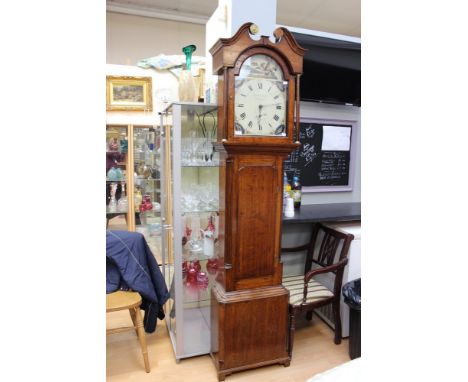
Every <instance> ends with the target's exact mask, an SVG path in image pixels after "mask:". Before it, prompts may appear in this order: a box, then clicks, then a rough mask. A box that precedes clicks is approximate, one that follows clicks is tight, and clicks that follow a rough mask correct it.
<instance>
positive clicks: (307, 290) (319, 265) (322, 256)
mask: <svg viewBox="0 0 468 382" xmlns="http://www.w3.org/2000/svg"><path fill="white" fill-rule="evenodd" d="M353 239H354V236H353V235H351V234H347V233H344V232H340V231H337V230H334V229H331V228H328V227H325V226H324V225H322V224H320V223H316V224H314V225H313V227H312V232H311V238H310V242H309V243H308V244H305V245H301V246H299V247H294V248H281V251H282V252H299V251H304V250H307V259H306V264H305V268H304V275H303V276H302V275H300V276H287V277H283V285H284V287H285V288H287V289H288V290H289V347H288V351H289V356H290V357H291V355H292V349H293V342H294V331H295V321H296V316H297V315H299V314H301V313H303V312H306V313H307V315H306V318H307V319H308V320H311V319H312V312H313V310H314V309H316V308H319V307H321V306H324V305H327V304H333V315H334V318H335V344H337V345H338V344H340V343H341V316H340V299H341V284H342V281H343V271H344V268H345V266H346V264H347V263H348V257H347V256H348V251H349V247H350V244H351V241H352V240H353ZM340 242H341V243H342V245H341V246H340ZM340 248H341V249H340ZM315 265H316V266H315ZM313 266H314V269H313ZM323 273H334V275H335V281H334V287H333V291H331V290H329V289H327V288H326V287H325V286H324V285H322V284H321V283H320V282H319V281H317V280H316V279H314V277H315V276H317V275H319V274H323Z"/></svg>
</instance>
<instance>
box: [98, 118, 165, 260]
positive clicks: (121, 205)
mask: <svg viewBox="0 0 468 382" xmlns="http://www.w3.org/2000/svg"><path fill="white" fill-rule="evenodd" d="M160 155H161V134H160V128H159V126H152V125H136V124H135V125H134V124H128V125H117V124H113V125H107V126H106V228H108V229H121V230H129V231H137V232H140V233H142V234H143V235H144V236H145V238H146V241H147V242H148V245H149V247H150V248H151V250H152V252H153V254H154V255H155V257H156V260H157V261H158V263H159V264H161V263H162V258H161V204H160V203H161V183H160V182H161V180H160V167H161V163H160V160H161V157H160ZM130 169H132V170H131V171H130Z"/></svg>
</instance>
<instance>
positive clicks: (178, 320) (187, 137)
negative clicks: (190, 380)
mask: <svg viewBox="0 0 468 382" xmlns="http://www.w3.org/2000/svg"><path fill="white" fill-rule="evenodd" d="M216 129H217V106H216V105H213V104H202V103H183V102H181V103H174V104H171V105H169V106H168V107H167V108H166V109H165V110H164V111H163V112H162V113H161V131H162V134H161V135H162V146H161V147H162V152H163V154H162V158H163V165H162V175H163V176H162V179H163V182H162V188H163V193H162V195H163V197H162V201H161V205H162V221H163V229H162V258H163V262H162V264H163V265H162V270H163V274H164V277H165V280H166V283H167V287H168V289H169V291H170V298H169V300H168V302H167V303H166V305H165V314H166V323H167V328H168V331H169V335H170V338H171V341H172V344H173V347H174V353H175V357H176V360H177V362H179V361H180V359H182V358H187V357H192V356H196V355H202V354H208V353H209V352H210V339H211V336H210V296H211V287H212V285H213V284H214V280H215V277H216V274H217V270H218V260H217V257H218V256H217V253H218V246H217V241H218V222H219V212H218V189H219V154H218V153H217V152H215V150H214V146H213V143H214V142H215V141H216V134H217V131H216Z"/></svg>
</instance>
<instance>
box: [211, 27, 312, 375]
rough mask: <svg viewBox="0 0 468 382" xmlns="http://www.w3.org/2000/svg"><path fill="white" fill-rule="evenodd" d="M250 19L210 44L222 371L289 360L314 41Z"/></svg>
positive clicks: (217, 357) (215, 324)
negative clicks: (295, 172) (288, 210)
mask: <svg viewBox="0 0 468 382" xmlns="http://www.w3.org/2000/svg"><path fill="white" fill-rule="evenodd" d="M254 27H255V25H254V24H252V23H246V24H244V25H243V26H241V27H240V29H239V30H238V31H237V33H236V34H235V35H234V36H233V37H231V38H228V39H220V40H218V41H217V42H216V43H215V45H214V46H213V47H212V48H211V49H210V53H211V54H212V55H213V72H214V74H217V75H218V107H219V108H218V126H219V128H218V139H217V144H216V147H217V150H218V151H219V152H220V158H221V168H220V193H221V194H220V231H219V240H220V243H219V244H220V253H219V257H220V272H219V273H218V277H217V282H216V284H215V286H214V287H213V289H212V305H211V307H212V309H211V328H212V332H211V335H212V352H211V356H212V358H213V360H214V363H215V365H216V368H217V371H218V379H219V380H224V378H225V377H226V375H228V374H231V373H233V372H237V371H241V370H246V369H251V368H256V367H260V366H264V365H270V364H274V363H279V364H283V365H284V366H289V363H290V358H289V356H288V353H287V341H288V335H287V333H288V330H287V328H288V291H287V290H286V289H285V288H284V287H283V286H282V285H281V279H282V264H281V260H280V244H281V213H282V200H283V197H282V184H283V160H284V159H285V158H286V157H287V155H288V154H289V153H291V152H292V151H293V150H295V149H296V148H297V147H298V146H299V143H298V142H297V134H298V129H297V127H298V123H299V76H300V74H301V73H302V61H303V56H304V52H305V50H304V49H303V48H301V47H300V46H299V45H298V44H297V43H296V41H295V40H294V37H293V36H292V35H291V33H290V32H289V31H288V30H287V29H285V28H278V29H276V30H275V32H274V37H275V42H271V41H270V39H269V38H268V37H266V36H260V38H259V39H257V40H255V39H253V38H252V36H251V33H252V31H253V30H254Z"/></svg>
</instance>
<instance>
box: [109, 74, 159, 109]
mask: <svg viewBox="0 0 468 382" xmlns="http://www.w3.org/2000/svg"><path fill="white" fill-rule="evenodd" d="M152 94H153V93H152V78H151V77H130V76H106V110H134V111H138V110H141V111H153V97H152Z"/></svg>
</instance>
